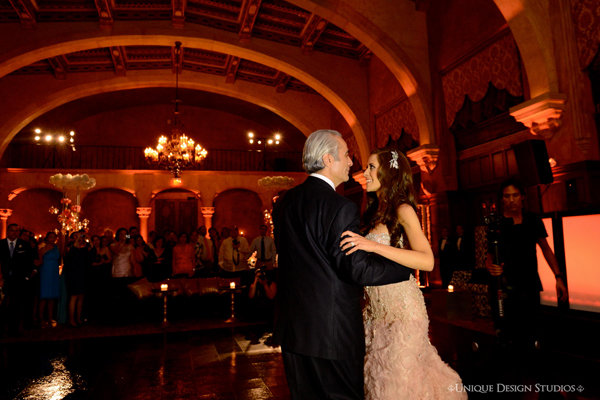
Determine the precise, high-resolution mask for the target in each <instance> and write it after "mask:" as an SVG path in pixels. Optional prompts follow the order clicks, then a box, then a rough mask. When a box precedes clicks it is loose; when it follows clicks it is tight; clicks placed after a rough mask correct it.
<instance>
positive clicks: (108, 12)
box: [94, 0, 115, 27]
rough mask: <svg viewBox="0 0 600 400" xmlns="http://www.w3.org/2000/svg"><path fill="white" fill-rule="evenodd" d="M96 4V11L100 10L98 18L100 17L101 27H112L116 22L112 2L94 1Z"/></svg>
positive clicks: (106, 0)
mask: <svg viewBox="0 0 600 400" xmlns="http://www.w3.org/2000/svg"><path fill="white" fill-rule="evenodd" d="M94 2H95V3H96V10H98V16H99V17H100V26H101V27H110V26H112V25H113V23H114V22H115V21H114V19H113V15H112V6H111V2H110V0H94Z"/></svg>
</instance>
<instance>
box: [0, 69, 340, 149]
mask: <svg viewBox="0 0 600 400" xmlns="http://www.w3.org/2000/svg"><path fill="white" fill-rule="evenodd" d="M129 77H130V78H131V79H127V78H125V77H118V76H115V75H114V74H105V77H104V79H99V80H96V81H94V82H85V81H84V80H83V79H81V77H77V78H80V79H79V80H77V79H70V80H69V81H68V82H65V81H61V84H60V85H58V84H57V83H56V82H52V81H50V83H53V84H54V86H50V87H49V86H47V85H42V84H38V83H37V82H35V80H33V79H31V78H30V79H28V80H27V81H26V82H25V81H23V82H20V81H21V80H20V79H19V80H18V82H14V83H15V85H19V86H21V88H22V89H21V90H20V92H17V93H22V95H21V96H20V97H19V99H20V101H19V100H18V99H17V98H13V101H12V103H10V104H7V107H11V108H14V112H12V111H8V110H6V108H5V110H6V111H7V112H6V113H5V114H4V115H5V116H6V117H5V118H6V120H5V121H1V120H0V126H1V127H2V128H1V129H2V130H1V131H2V132H6V136H4V138H3V141H2V142H1V144H0V154H2V153H3V152H4V150H5V149H6V147H7V146H8V144H9V143H10V141H11V140H12V138H13V137H14V136H15V135H16V134H17V133H18V132H20V131H21V129H23V128H24V127H25V126H27V124H29V123H30V122H31V121H33V120H34V119H35V118H37V117H38V116H40V115H42V114H44V113H46V112H48V111H50V110H52V109H54V108H56V107H58V106H60V105H62V104H65V103H68V102H70V101H74V100H77V99H80V98H83V97H88V96H92V95H95V94H100V93H106V92H114V91H120V90H130V89H140V88H148V87H172V86H174V78H173V75H172V73H171V72H170V71H153V72H150V73H146V72H133V71H132V72H130V73H129ZM198 77H201V78H204V79H198ZM219 78H220V77H213V76H204V75H202V74H199V73H193V72H192V73H187V72H186V73H185V74H182V75H181V77H180V80H179V86H180V87H182V88H187V89H193V90H203V91H209V92H214V93H218V94H223V95H226V96H230V97H236V98H238V99H241V100H244V101H248V102H250V103H253V104H256V105H259V106H261V107H264V108H266V109H268V110H270V111H272V112H274V113H275V114H278V115H279V116H281V117H282V118H284V119H286V120H287V121H289V122H290V123H291V124H293V125H294V126H296V127H297V128H298V129H299V130H300V131H302V132H303V133H304V134H305V135H308V134H310V133H311V132H312V131H314V130H316V129H318V128H319V127H322V126H323V124H326V123H328V122H329V120H330V116H331V115H330V113H329V112H328V111H333V108H332V107H331V106H329V105H328V104H327V103H326V102H325V101H323V100H320V99H319V98H316V97H315V96H314V95H307V94H300V93H299V94H297V95H296V94H295V95H294V96H293V98H292V97H285V96H282V95H279V94H276V93H274V91H273V89H271V88H266V87H258V88H257V86H258V85H254V84H250V83H246V82H240V83H236V84H235V85H224V84H223V82H222V80H221V79H219ZM50 79H53V78H50ZM40 88H43V89H45V91H43V92H42V91H41V90H40ZM28 89H29V90H32V91H35V97H36V102H35V103H33V102H31V101H29V100H27V99H31V97H30V96H28V95H26V93H27V91H28ZM43 89H42V90H43ZM257 89H262V90H261V91H259V90H257ZM268 89H271V90H268ZM11 90H12V87H11ZM278 95H279V96H278ZM32 96H33V94H32ZM11 104H12V105H11ZM319 110H321V112H319Z"/></svg>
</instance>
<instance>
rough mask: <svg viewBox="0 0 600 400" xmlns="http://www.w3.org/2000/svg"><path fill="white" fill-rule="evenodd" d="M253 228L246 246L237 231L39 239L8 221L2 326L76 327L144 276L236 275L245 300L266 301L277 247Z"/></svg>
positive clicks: (0, 250) (1, 251)
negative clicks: (242, 281)
mask: <svg viewBox="0 0 600 400" xmlns="http://www.w3.org/2000/svg"><path fill="white" fill-rule="evenodd" d="M259 230H260V236H258V237H257V238H256V239H254V240H253V241H252V242H251V244H248V241H247V240H246V238H245V237H243V236H242V235H240V233H239V230H238V228H237V227H233V228H229V227H224V228H222V229H221V231H220V232H219V231H218V230H217V229H215V228H214V227H213V228H210V229H209V230H208V232H207V230H206V227H205V226H200V227H199V228H198V229H196V230H195V231H193V232H191V233H190V234H188V233H180V234H179V235H177V234H176V233H175V232H174V231H166V232H164V233H163V234H158V233H156V232H150V233H149V235H148V236H149V237H148V242H146V241H145V240H144V238H143V237H142V236H141V235H140V234H139V230H138V228H137V227H131V228H129V229H126V228H119V229H118V230H117V231H116V233H115V234H113V232H112V231H111V230H109V229H107V230H106V231H105V232H104V234H103V235H102V236H98V235H93V236H91V237H88V235H87V234H86V232H84V231H80V232H74V233H72V234H70V235H69V236H68V237H67V238H66V239H65V240H61V238H60V237H59V235H57V234H56V233H55V232H54V231H51V232H48V233H47V234H46V235H45V237H43V238H40V239H39V241H38V240H37V239H36V238H35V236H34V235H33V234H32V233H31V232H30V231H28V230H27V229H24V228H21V227H19V226H18V225H16V224H10V225H9V226H8V227H7V238H6V239H3V240H1V241H0V266H1V275H0V287H1V288H2V292H1V293H2V297H3V301H2V305H1V307H0V313H1V315H0V321H1V322H0V323H2V325H3V329H4V330H5V331H10V332H11V333H18V332H19V331H22V330H23V329H24V328H29V327H38V326H39V327H42V328H45V327H55V326H57V321H60V322H63V323H66V324H69V325H71V326H74V327H76V326H79V325H82V324H84V323H86V322H87V319H88V318H94V319H101V318H102V317H103V313H106V312H107V310H108V309H111V308H113V307H118V306H119V303H120V302H121V301H122V297H123V296H125V295H126V293H127V290H128V289H127V285H129V284H130V283H132V282H134V281H136V280H138V279H142V278H145V279H147V280H148V281H149V282H159V281H163V280H165V279H168V278H185V277H207V276H234V275H238V276H242V277H243V278H244V279H245V283H246V284H247V285H246V286H247V287H248V290H247V293H248V297H249V298H250V301H257V302H260V301H262V299H267V300H269V301H270V300H272V299H273V298H274V296H275V291H276V285H275V277H274V272H273V268H274V267H275V264H276V250H275V245H274V242H273V239H272V238H271V237H270V236H268V235H267V231H268V228H267V226H266V225H261V226H260V228H259ZM249 259H250V261H249ZM111 302H112V304H111Z"/></svg>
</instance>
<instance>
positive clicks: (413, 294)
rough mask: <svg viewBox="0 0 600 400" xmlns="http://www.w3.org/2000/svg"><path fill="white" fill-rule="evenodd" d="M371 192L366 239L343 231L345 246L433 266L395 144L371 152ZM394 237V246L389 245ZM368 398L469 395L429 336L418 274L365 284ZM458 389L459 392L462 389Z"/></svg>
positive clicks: (408, 172)
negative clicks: (393, 148)
mask: <svg viewBox="0 0 600 400" xmlns="http://www.w3.org/2000/svg"><path fill="white" fill-rule="evenodd" d="M364 176H365V178H366V179H367V192H371V193H374V194H375V195H376V196H375V197H374V198H373V201H372V202H371V203H370V205H369V207H368V208H367V211H366V212H365V215H364V218H363V219H364V231H365V232H368V234H367V236H366V237H362V236H360V235H357V234H355V233H353V232H350V231H347V232H344V233H343V235H342V237H344V236H345V238H344V239H343V240H342V242H341V246H342V249H343V250H344V251H347V253H348V254H349V253H352V252H354V251H356V250H364V251H368V252H374V253H377V254H379V255H381V256H383V257H386V258H388V259H390V260H392V261H395V262H397V263H399V264H402V265H405V266H406V267H409V268H414V269H417V270H424V271H431V270H432V269H433V264H434V258H433V252H432V251H431V247H430V245H429V242H428V241H427V238H426V237H425V235H424V233H423V231H422V230H421V226H420V223H419V218H418V216H417V213H416V202H415V192H414V187H413V181H412V173H411V169H410V165H409V163H408V160H407V159H406V157H405V156H404V155H403V154H402V153H400V152H398V151H395V150H391V151H390V150H386V149H379V150H375V151H374V152H373V153H371V155H370V156H369V160H368V166H367V168H366V170H365V172H364ZM390 243H393V244H394V245H390ZM363 321H364V326H365V335H366V339H365V342H366V355H365V398H366V399H368V400H399V399H407V400H408V399H410V400H417V399H423V400H425V399H427V400H429V399H440V400H446V399H463V398H466V397H467V396H466V393H465V392H464V391H462V390H460V385H461V379H460V377H459V376H458V374H457V373H456V372H455V371H454V370H453V369H452V368H450V367H449V366H448V365H447V364H446V363H444V362H443V361H442V359H441V358H440V356H439V355H438V352H437V350H436V348H435V347H433V345H432V344H431V343H430V342H429V318H428V317H427V310H426V308H425V300H424V298H423V294H422V293H421V290H420V289H419V287H418V285H417V282H416V280H415V279H414V278H413V277H412V276H411V278H410V280H408V281H405V282H400V283H395V284H390V285H384V286H372V287H366V288H365V308H364V310H363ZM457 389H459V391H457Z"/></svg>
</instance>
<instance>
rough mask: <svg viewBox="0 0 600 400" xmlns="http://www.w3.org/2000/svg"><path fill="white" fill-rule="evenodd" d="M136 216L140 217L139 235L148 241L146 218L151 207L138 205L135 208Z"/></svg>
mask: <svg viewBox="0 0 600 400" xmlns="http://www.w3.org/2000/svg"><path fill="white" fill-rule="evenodd" d="M135 211H136V213H137V215H138V217H139V218H140V235H142V237H143V238H144V240H145V241H146V242H147V241H148V218H149V217H150V214H152V207H138V208H136V209H135Z"/></svg>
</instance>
